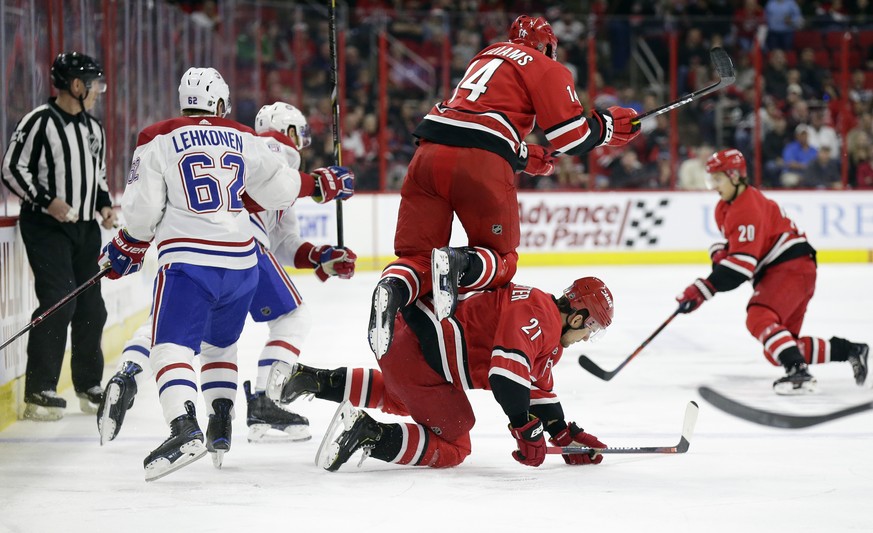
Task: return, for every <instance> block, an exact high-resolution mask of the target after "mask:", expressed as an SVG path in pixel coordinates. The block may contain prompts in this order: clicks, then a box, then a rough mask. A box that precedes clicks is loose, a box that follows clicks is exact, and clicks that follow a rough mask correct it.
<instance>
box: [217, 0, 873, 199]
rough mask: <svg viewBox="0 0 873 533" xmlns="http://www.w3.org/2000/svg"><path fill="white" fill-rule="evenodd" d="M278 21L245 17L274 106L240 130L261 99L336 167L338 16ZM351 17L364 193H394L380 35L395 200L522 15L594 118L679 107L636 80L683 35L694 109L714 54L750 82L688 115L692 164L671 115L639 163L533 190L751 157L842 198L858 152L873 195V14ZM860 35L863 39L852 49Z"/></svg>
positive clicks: (352, 144) (575, 164) (251, 67)
mask: <svg viewBox="0 0 873 533" xmlns="http://www.w3.org/2000/svg"><path fill="white" fill-rule="evenodd" d="M270 5H271V4H267V7H262V8H260V9H259V10H252V11H251V16H250V17H249V18H246V17H245V16H242V18H240V16H239V15H237V21H236V25H237V26H238V27H240V28H241V30H240V32H239V34H238V36H237V47H236V63H237V69H238V74H239V75H240V77H238V80H247V79H255V81H256V82H257V83H261V84H262V85H263V90H262V91H260V92H258V91H242V92H241V93H240V96H239V97H238V98H237V99H236V101H235V102H234V103H235V108H236V109H235V112H236V115H237V118H238V119H239V120H241V121H242V122H249V123H250V122H251V121H252V120H253V118H254V114H255V113H256V112H257V109H258V108H259V107H260V105H261V104H262V103H264V102H261V101H258V100H257V99H258V97H260V98H264V97H266V101H268V102H272V101H275V100H286V101H290V102H292V103H295V104H297V105H298V106H300V107H301V108H302V109H303V111H304V113H305V114H306V115H307V117H308V118H309V121H310V123H311V126H312V129H313V137H314V139H316V140H317V141H320V142H317V143H316V145H315V146H314V149H313V150H310V151H309V154H308V155H307V158H308V161H307V162H306V164H307V165H309V166H312V167H315V166H321V165H324V164H326V163H329V162H330V161H331V158H332V153H333V145H332V136H331V106H330V100H329V95H330V92H329V77H330V67H331V58H330V55H329V42H328V36H329V32H328V28H327V21H326V19H325V17H324V13H322V12H316V11H311V10H308V11H307V12H306V13H305V17H304V20H305V22H304V23H303V24H301V23H300V18H299V13H296V12H295V11H294V10H293V9H283V8H281V7H269V6H270ZM348 7H349V9H348V11H347V12H346V14H347V20H346V22H347V27H348V31H347V32H346V33H345V43H346V48H345V55H344V61H345V64H344V74H345V76H344V94H345V99H344V100H343V108H342V109H343V124H342V132H343V142H342V145H343V163H344V164H347V165H350V166H353V167H354V168H355V169H356V172H357V173H358V176H359V177H360V180H361V183H360V188H361V189H362V190H375V189H378V188H379V186H380V181H379V165H378V156H379V121H378V97H377V94H378V91H377V90H378V74H377V54H378V47H377V40H376V35H377V34H378V33H379V32H380V31H382V30H383V29H384V30H385V31H386V32H387V34H388V36H389V43H390V44H389V47H388V65H389V68H388V78H389V81H388V95H389V99H388V105H389V109H388V131H387V132H386V137H387V146H388V148H387V154H388V157H389V161H388V165H387V170H386V181H385V186H386V188H387V189H397V188H399V186H400V182H401V181H402V178H403V175H404V173H405V170H406V165H407V164H408V162H409V160H410V158H411V156H412V153H413V151H414V149H415V144H414V138H413V137H412V135H411V131H412V130H413V129H414V127H415V125H416V124H417V123H418V121H419V120H420V119H421V117H422V116H423V115H424V114H426V113H427V111H428V110H429V109H430V107H431V106H432V105H433V104H434V103H436V102H437V101H439V100H441V99H443V98H445V96H446V94H444V86H443V83H442V80H443V79H444V77H443V76H444V69H448V80H449V85H450V86H451V87H454V86H455V84H456V83H457V82H458V81H459V80H460V78H461V76H462V75H463V73H464V69H465V67H466V65H467V63H468V61H469V60H470V59H471V58H472V57H473V55H474V54H475V53H476V52H477V51H479V50H480V49H481V48H483V47H484V46H485V45H486V44H488V43H490V42H493V41H496V40H501V39H503V38H505V33H506V29H507V27H508V25H509V23H510V22H511V21H512V20H513V18H514V17H515V16H516V15H517V14H519V13H532V14H540V15H543V16H545V17H546V18H547V19H548V20H550V21H551V22H552V25H553V28H554V31H555V33H556V34H557V36H558V39H559V48H558V60H559V61H561V62H563V63H564V64H566V65H567V67H568V68H570V70H571V72H573V73H574V75H575V76H576V83H577V87H578V92H579V95H580V97H583V99H584V100H585V103H586V107H590V106H592V105H593V106H596V107H598V108H606V107H609V106H611V105H621V106H629V107H634V108H635V109H638V110H639V111H645V110H650V109H653V108H656V107H658V106H660V105H662V104H663V103H664V102H665V101H667V100H668V99H669V98H668V96H669V95H668V94H667V93H666V91H665V90H664V87H663V86H656V85H652V84H650V83H649V82H648V81H647V80H646V79H644V78H643V77H642V76H640V75H637V76H632V75H631V74H630V73H631V72H632V71H633V69H634V68H635V65H634V59H633V50H634V47H635V46H639V44H638V43H639V41H640V40H641V41H643V42H645V45H646V46H647V47H648V48H649V49H650V50H651V52H652V54H653V55H654V57H655V58H656V59H657V62H658V63H659V64H660V65H661V66H662V67H664V68H665V70H667V69H668V65H669V64H670V52H669V39H668V36H669V32H671V31H675V32H676V33H675V35H676V36H677V41H678V50H677V59H678V61H677V63H678V65H677V68H676V74H677V76H678V77H677V85H678V94H680V95H681V94H685V93H687V92H691V91H694V90H696V89H699V88H700V87H702V86H705V85H708V84H711V83H713V80H714V79H715V78H714V76H715V74H714V73H713V72H712V71H711V69H710V65H709V63H710V60H709V50H710V48H711V47H713V46H723V47H725V48H726V50H728V52H729V54H730V55H731V57H732V58H733V60H734V63H735V67H736V69H737V81H736V83H735V84H734V85H733V86H732V87H730V88H729V89H728V90H725V91H723V92H722V93H721V94H719V95H717V96H713V97H710V98H705V99H701V100H700V101H697V102H694V103H693V104H691V105H687V106H684V107H682V108H679V109H677V110H676V111H674V113H678V125H679V127H678V132H677V133H678V138H679V147H678V161H677V162H676V164H672V163H671V160H670V133H671V123H670V120H669V118H668V117H669V115H662V116H659V117H657V118H654V119H651V120H645V121H644V122H643V126H644V134H643V135H641V136H640V137H639V138H638V139H637V140H636V142H635V143H634V144H633V145H632V146H631V147H629V148H627V149H618V150H616V149H611V148H599V149H597V150H595V152H594V153H593V154H592V156H591V157H590V158H582V159H579V158H561V159H560V160H559V162H558V165H557V171H556V173H555V175H553V176H549V177H543V176H527V175H524V174H522V175H520V177H519V179H520V187H522V188H535V189H553V188H587V187H593V188H663V187H671V186H675V187H679V188H702V187H704V184H703V182H704V179H703V178H704V176H703V174H704V171H703V164H702V162H703V161H704V160H705V159H706V157H707V156H708V155H709V154H710V153H712V152H713V151H714V150H715V149H719V148H723V147H727V146H733V147H737V148H739V149H740V150H741V151H743V152H744V154H745V155H746V157H747V160H748V161H750V162H751V161H754V160H755V152H756V150H760V152H761V161H762V165H761V166H762V169H761V175H760V176H757V175H754V169H753V168H750V169H749V170H750V172H751V173H752V174H753V175H752V176H751V179H752V181H753V183H754V184H756V185H760V186H763V187H799V188H841V187H843V182H842V167H841V165H842V164H843V161H844V160H843V157H842V155H843V150H847V152H848V158H847V161H848V172H847V175H848V180H847V186H848V187H853V188H873V170H871V158H873V148H871V146H873V118H871V113H873V3H871V1H870V0H846V1H840V0H831V1H810V2H796V1H795V0H761V1H756V0H733V1H731V0H662V1H652V2H643V1H640V0H619V1H609V2H607V1H605V0H589V1H587V2H585V1H583V2H578V3H575V4H574V5H573V6H569V5H568V4H566V3H564V4H560V5H556V6H555V7H544V6H543V4H541V3H539V2H536V3H535V2H532V1H527V0H519V1H498V0H463V1H456V0H434V1H424V0H395V1H388V0H361V1H357V2H350V3H349V4H348ZM256 15H257V18H255V17H256ZM665 27H666V30H665ZM300 31H303V32H305V38H304V39H302V41H303V44H302V46H301V44H300V41H299V40H298V42H297V43H295V32H300ZM592 31H593V32H595V36H596V43H597V45H596V57H597V65H596V73H597V74H596V76H595V79H594V80H593V81H594V85H595V87H596V91H595V95H596V96H595V98H594V101H593V102H590V101H587V98H585V95H584V93H586V92H587V91H586V89H587V87H588V83H589V81H588V72H589V68H588V57H589V54H588V36H589V32H592ZM844 35H848V36H849V40H848V47H847V48H846V49H844V48H843V42H842V40H843V39H844ZM297 38H298V39H300V37H299V35H298V36H297ZM258 39H260V43H259V44H260V51H257V46H258V43H257V40H258ZM756 41H757V42H758V43H760V46H758V47H756V46H755V43H756ZM445 46H449V47H450V49H449V50H446V49H445V48H444V47H445ZM755 50H760V58H761V64H760V70H756V69H755V65H754V61H755V55H754V52H755ZM446 58H448V60H447V59H446ZM258 61H260V65H256V62H258ZM844 61H845V63H846V65H847V66H848V74H849V80H848V90H847V91H846V90H845V89H844V88H845V86H844V85H843V78H842V76H843V72H844V71H843V63H844ZM256 66H260V68H255V67H256ZM295 68H296V69H297V70H298V71H299V72H302V83H303V94H304V101H302V102H298V101H297V100H298V99H297V97H296V95H295V93H294V91H293V87H292V83H291V79H292V76H293V74H292V73H293V72H294V70H295ZM667 74H668V75H669V71H668V73H667ZM252 76H255V78H252ZM758 80H761V81H762V82H763V98H762V100H761V105H760V107H756V105H755V102H756V94H755V93H756V91H755V82H756V81H758ZM756 121H758V122H759V124H760V136H759V137H758V142H756V137H755V135H754V129H755V128H754V125H755V122H756ZM843 132H847V133H845V134H844V133H843ZM529 141H530V142H538V143H541V144H542V143H544V142H545V139H544V137H543V136H542V135H541V132H540V133H539V134H538V133H537V132H536V131H535V133H534V135H532V138H531V139H529ZM674 174H675V177H674Z"/></svg>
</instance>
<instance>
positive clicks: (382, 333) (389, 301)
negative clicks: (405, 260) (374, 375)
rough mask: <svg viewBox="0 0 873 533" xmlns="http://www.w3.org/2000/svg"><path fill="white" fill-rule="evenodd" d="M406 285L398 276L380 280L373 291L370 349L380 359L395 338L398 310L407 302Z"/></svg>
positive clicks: (369, 331) (369, 329)
mask: <svg viewBox="0 0 873 533" xmlns="http://www.w3.org/2000/svg"><path fill="white" fill-rule="evenodd" d="M404 292H406V287H404V286H403V281H401V280H400V279H398V278H384V279H382V280H379V283H378V284H377V285H376V290H374V291H373V300H372V307H371V308H370V325H369V328H368V333H369V335H368V340H369V341H370V349H371V350H373V353H374V354H376V358H377V359H380V358H381V357H382V356H383V355H385V354H386V353H387V352H388V348H389V347H391V341H392V340H393V339H394V319H395V317H396V316H397V311H398V310H399V309H400V308H401V307H403V305H404V304H405V303H406V302H405V299H404V297H403V293H404Z"/></svg>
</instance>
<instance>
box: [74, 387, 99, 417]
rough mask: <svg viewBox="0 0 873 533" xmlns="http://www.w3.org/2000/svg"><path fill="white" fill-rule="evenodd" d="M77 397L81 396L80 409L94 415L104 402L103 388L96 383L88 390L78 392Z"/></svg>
mask: <svg viewBox="0 0 873 533" xmlns="http://www.w3.org/2000/svg"><path fill="white" fill-rule="evenodd" d="M76 397H77V398H79V409H81V410H82V412H83V413H85V414H88V415H94V414H97V410H98V408H99V406H100V404H101V403H102V402H103V389H102V388H101V387H100V385H94V386H93V387H91V388H90V389H88V390H86V391H83V392H77V393H76Z"/></svg>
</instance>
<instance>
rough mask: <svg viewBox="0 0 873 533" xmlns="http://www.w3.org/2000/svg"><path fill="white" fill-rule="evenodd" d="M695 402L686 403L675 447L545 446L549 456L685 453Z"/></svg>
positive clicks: (688, 442) (692, 430) (695, 416)
mask: <svg viewBox="0 0 873 533" xmlns="http://www.w3.org/2000/svg"><path fill="white" fill-rule="evenodd" d="M699 410H700V409H699V407H698V406H697V402H694V401H691V402H688V406H687V407H686V408H685V420H684V421H683V422H682V435H681V436H680V437H679V443H678V444H676V445H675V446H616V447H608V448H589V447H587V446H563V447H562V446H547V447H546V453H549V454H570V455H572V454H578V453H587V454H591V453H595V452H596V453H685V452H687V451H688V448H689V447H690V446H691V436H692V435H693V434H694V426H695V425H696V424H697V413H698V411H699Z"/></svg>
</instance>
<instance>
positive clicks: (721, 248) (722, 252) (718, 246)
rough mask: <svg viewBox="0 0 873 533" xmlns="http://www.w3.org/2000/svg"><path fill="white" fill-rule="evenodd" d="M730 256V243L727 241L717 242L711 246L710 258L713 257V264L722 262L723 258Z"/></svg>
mask: <svg viewBox="0 0 873 533" xmlns="http://www.w3.org/2000/svg"><path fill="white" fill-rule="evenodd" d="M727 256H728V245H727V243H726V242H717V243H715V244H713V245H712V246H710V247H709V258H710V259H712V264H713V265H717V264H719V263H721V261H722V259H724V258H725V257H727Z"/></svg>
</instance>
